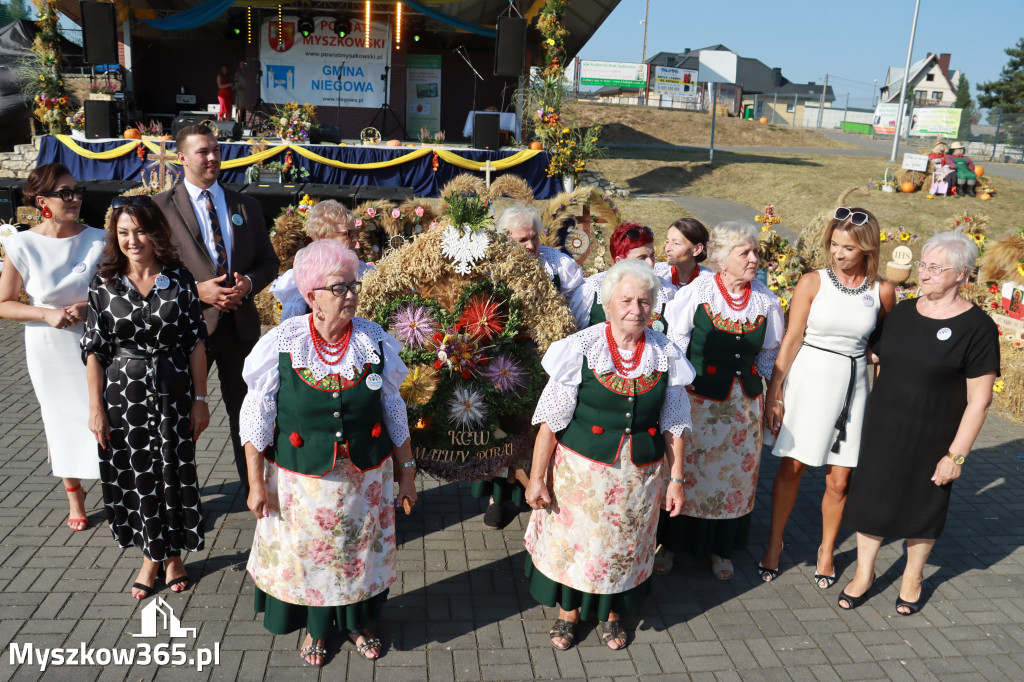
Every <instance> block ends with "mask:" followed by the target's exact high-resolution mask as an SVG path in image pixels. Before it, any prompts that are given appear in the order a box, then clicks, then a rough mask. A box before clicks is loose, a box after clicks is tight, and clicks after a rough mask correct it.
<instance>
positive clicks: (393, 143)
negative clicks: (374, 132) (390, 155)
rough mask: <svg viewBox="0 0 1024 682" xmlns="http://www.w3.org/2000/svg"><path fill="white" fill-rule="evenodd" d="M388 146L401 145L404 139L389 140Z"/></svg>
mask: <svg viewBox="0 0 1024 682" xmlns="http://www.w3.org/2000/svg"><path fill="white" fill-rule="evenodd" d="M388 146H389V147H401V146H402V141H401V140H388Z"/></svg>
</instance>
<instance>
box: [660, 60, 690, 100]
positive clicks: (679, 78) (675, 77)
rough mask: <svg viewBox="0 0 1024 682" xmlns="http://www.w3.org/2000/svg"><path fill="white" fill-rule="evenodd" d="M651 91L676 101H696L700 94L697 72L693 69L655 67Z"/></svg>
mask: <svg viewBox="0 0 1024 682" xmlns="http://www.w3.org/2000/svg"><path fill="white" fill-rule="evenodd" d="M651 91H652V92H656V93H658V94H660V95H672V97H673V98H676V99H688V100H694V101H696V99H697V96H698V95H699V94H700V93H699V90H698V87H697V72H696V71H694V70H693V69H676V68H673V67H671V66H656V67H654V80H653V83H652V85H651Z"/></svg>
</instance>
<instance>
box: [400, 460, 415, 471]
mask: <svg viewBox="0 0 1024 682" xmlns="http://www.w3.org/2000/svg"><path fill="white" fill-rule="evenodd" d="M398 466H399V467H400V468H402V469H415V468H416V460H415V459H410V460H409V461H408V462H402V463H401V464H399V465H398Z"/></svg>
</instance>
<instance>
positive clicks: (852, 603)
mask: <svg viewBox="0 0 1024 682" xmlns="http://www.w3.org/2000/svg"><path fill="white" fill-rule="evenodd" d="M874 582H875V574H874V573H872V574H871V584H872V585H873V584H874ZM847 587H849V585H847ZM870 591H871V585H869V586H868V589H866V590H864V594H862V595H860V596H859V597H851V596H850V595H848V594H846V590H843V591H842V592H840V593H839V599H838V600H837V602H836V603H837V604H839V608H841V609H842V610H844V611H853V610H854V609H855V608H857V607H858V606H860V605H861V604H863V603H864V602H865V601H867V598H868V592H870ZM844 601H845V602H846V603H847V604H848V606H843V602H844Z"/></svg>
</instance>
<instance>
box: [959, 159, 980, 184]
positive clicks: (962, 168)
mask: <svg viewBox="0 0 1024 682" xmlns="http://www.w3.org/2000/svg"><path fill="white" fill-rule="evenodd" d="M953 163H954V164H956V178H957V180H962V179H965V180H977V179H978V176H977V175H975V173H974V171H972V170H971V169H970V168H968V167H967V159H965V158H964V157H962V156H954V157H953Z"/></svg>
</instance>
